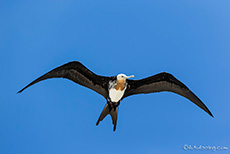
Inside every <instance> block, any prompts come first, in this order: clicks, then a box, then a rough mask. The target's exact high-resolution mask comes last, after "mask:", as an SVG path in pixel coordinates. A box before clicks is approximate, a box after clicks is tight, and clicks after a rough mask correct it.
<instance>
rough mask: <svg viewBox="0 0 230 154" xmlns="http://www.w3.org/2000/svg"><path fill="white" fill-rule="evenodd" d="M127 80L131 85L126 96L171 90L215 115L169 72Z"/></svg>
mask: <svg viewBox="0 0 230 154" xmlns="http://www.w3.org/2000/svg"><path fill="white" fill-rule="evenodd" d="M127 82H128V85H129V86H128V87H127V89H126V92H125V95H124V98H125V97H128V96H130V95H134V94H147V93H154V92H162V91H169V92H173V93H176V94H179V95H181V96H183V97H185V98H187V99H189V100H190V101H192V102H193V103H194V104H196V105H197V106H199V107H200V108H201V109H203V110H204V111H205V112H207V113H208V114H209V115H210V116H212V117H213V115H212V113H211V112H210V111H209V109H208V108H207V107H206V106H205V104H204V103H203V102H202V101H201V100H200V99H199V98H198V97H197V96H196V95H195V94H194V93H193V92H192V91H191V90H190V89H189V88H188V87H187V86H186V85H184V84H183V83H182V82H181V81H179V80H178V79H176V78H175V77H174V76H173V75H171V74H169V73H166V72H163V73H159V74H156V75H153V76H150V77H148V78H144V79H141V80H127Z"/></svg>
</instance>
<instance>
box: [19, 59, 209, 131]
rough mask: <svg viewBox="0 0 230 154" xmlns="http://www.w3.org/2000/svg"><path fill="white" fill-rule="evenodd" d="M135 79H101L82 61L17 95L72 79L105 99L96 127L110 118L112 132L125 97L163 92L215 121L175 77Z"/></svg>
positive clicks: (54, 72) (127, 77)
mask: <svg viewBox="0 0 230 154" xmlns="http://www.w3.org/2000/svg"><path fill="white" fill-rule="evenodd" d="M132 77H134V75H130V76H126V75H125V74H118V75H117V76H112V77H105V76H100V75H97V74H95V73H93V72H92V71H90V70H89V69H88V68H86V67H85V66H84V65H83V64H82V63H80V62H79V61H73V62H69V63H66V64H64V65H61V66H59V67H57V68H55V69H53V70H51V71H49V72H48V73H46V74H44V75H42V76H41V77H39V78H37V79H36V80H34V81H32V82H31V83H30V84H28V85H27V86H25V87H24V88H23V89H21V90H20V91H18V93H21V92H22V91H24V90H25V89H26V88H28V87H30V86H32V85H34V84H35V83H38V82H40V81H43V80H46V79H51V78H65V79H69V80H71V81H73V82H75V83H77V84H80V85H82V86H85V87H87V88H89V89H92V90H94V91H95V92H97V93H99V94H101V95H102V96H103V97H104V98H105V99H106V101H107V103H106V105H105V107H104V109H103V110H102V112H101V114H100V116H99V119H98V121H97V123H96V125H98V124H99V122H100V121H102V120H103V119H104V118H105V117H106V116H107V115H108V114H110V116H111V118H112V122H113V131H115V130H116V126H117V115H118V107H119V105H120V102H121V101H122V100H123V99H124V98H125V97H128V96H130V95H135V94H148V93H154V92H162V91H169V92H173V93H176V94H179V95H181V96H183V97H185V98H187V99H189V100H190V101H191V102H193V103H194V104H196V105H197V106H199V107H200V108H201V109H203V110H204V111H205V112H207V113H208V114H209V115H210V116H212V117H213V115H212V113H211V112H210V111H209V109H208V108H207V107H206V106H205V104H204V103H203V102H202V101H201V100H200V99H199V98H198V97H197V96H196V95H195V94H194V93H193V92H192V91H191V90H190V89H189V88H188V87H187V86H185V85H184V84H183V83H182V82H181V81H179V80H178V79H176V78H175V77H174V76H173V75H172V74H169V73H166V72H162V73H159V74H156V75H153V76H150V77H147V78H144V79H140V80H130V79H129V78H132Z"/></svg>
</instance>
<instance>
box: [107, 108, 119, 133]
mask: <svg viewBox="0 0 230 154" xmlns="http://www.w3.org/2000/svg"><path fill="white" fill-rule="evenodd" d="M117 113H118V107H116V109H115V110H114V109H112V110H111V112H110V113H109V114H110V116H111V118H112V120H113V131H115V130H116V127H117Z"/></svg>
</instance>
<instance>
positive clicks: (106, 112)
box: [96, 104, 110, 125]
mask: <svg viewBox="0 0 230 154" xmlns="http://www.w3.org/2000/svg"><path fill="white" fill-rule="evenodd" d="M109 112H110V109H109V106H108V104H106V105H105V107H104V109H103V110H102V112H101V115H100V117H99V118H98V120H97V123H96V125H98V124H99V123H100V121H102V120H103V119H104V118H105V117H106V116H107V115H108V114H109Z"/></svg>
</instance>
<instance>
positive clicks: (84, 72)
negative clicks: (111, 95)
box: [18, 61, 110, 98]
mask: <svg viewBox="0 0 230 154" xmlns="http://www.w3.org/2000/svg"><path fill="white" fill-rule="evenodd" d="M50 78H66V79H69V80H71V81H73V82H75V83H78V84H80V85H82V86H85V87H87V88H90V89H92V90H94V91H96V92H97V93H99V94H101V95H102V96H104V97H105V98H106V97H107V95H108V94H107V93H108V92H107V88H108V84H107V83H108V82H109V80H110V77H104V76H99V75H96V74H94V73H93V72H91V71H90V70H89V69H87V68H86V67H85V66H84V65H83V64H81V63H80V62H78V61H73V62H69V63H67V64H64V65H62V66H59V67H57V68H55V69H53V70H51V71H50V72H48V73H46V74H44V75H42V76H41V77H39V78H37V79H36V80H34V81H33V82H31V83H30V84H28V85H27V86H26V87H24V88H23V89H21V90H20V91H18V93H21V92H22V91H23V90H25V89H26V88H28V87H30V86H32V85H33V84H35V83H37V82H39V81H42V80H46V79H50Z"/></svg>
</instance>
